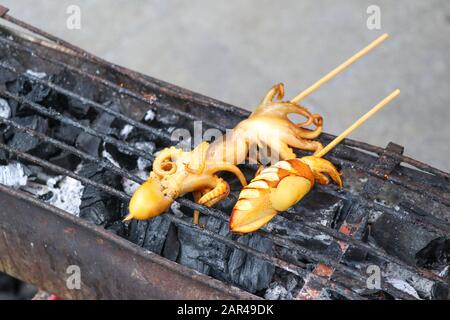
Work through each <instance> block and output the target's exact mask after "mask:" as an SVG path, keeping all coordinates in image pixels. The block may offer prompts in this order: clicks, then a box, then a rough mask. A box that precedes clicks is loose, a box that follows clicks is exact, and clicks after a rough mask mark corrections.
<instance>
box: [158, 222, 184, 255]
mask: <svg viewBox="0 0 450 320" xmlns="http://www.w3.org/2000/svg"><path fill="white" fill-rule="evenodd" d="M179 253H180V241H178V233H177V228H176V227H175V225H174V224H170V226H169V232H168V233H167V237H166V241H165V242H164V249H163V251H162V256H163V257H164V258H167V259H169V260H171V261H176V260H177V258H178V254H179Z"/></svg>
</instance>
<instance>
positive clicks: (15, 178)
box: [0, 162, 28, 188]
mask: <svg viewBox="0 0 450 320" xmlns="http://www.w3.org/2000/svg"><path fill="white" fill-rule="evenodd" d="M27 181H28V177H27V175H26V174H25V169H24V166H23V165H22V164H21V163H19V162H17V163H10V164H8V165H6V166H0V184H3V185H5V186H9V187H14V188H19V187H20V186H24V185H26V184H27Z"/></svg>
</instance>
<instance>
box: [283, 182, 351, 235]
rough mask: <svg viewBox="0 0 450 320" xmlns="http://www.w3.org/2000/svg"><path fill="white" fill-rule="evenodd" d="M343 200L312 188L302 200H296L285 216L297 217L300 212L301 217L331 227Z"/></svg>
mask: <svg viewBox="0 0 450 320" xmlns="http://www.w3.org/2000/svg"><path fill="white" fill-rule="evenodd" d="M344 205H345V201H344V200H343V199H341V198H339V197H336V196H334V195H331V194H328V193H324V192H321V191H317V190H312V191H311V192H310V193H309V194H307V195H306V196H305V197H304V198H303V199H302V201H300V202H298V203H297V204H296V205H295V206H294V207H292V208H291V209H290V210H289V211H290V212H295V213H294V214H290V213H288V214H287V216H292V218H293V219H299V216H298V213H299V212H301V218H302V219H305V220H308V221H311V222H314V223H320V224H321V225H323V226H327V227H332V226H334V224H335V223H336V221H337V220H338V219H339V217H340V215H341V214H342V209H343V208H344Z"/></svg>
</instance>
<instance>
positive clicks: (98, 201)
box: [79, 163, 122, 225]
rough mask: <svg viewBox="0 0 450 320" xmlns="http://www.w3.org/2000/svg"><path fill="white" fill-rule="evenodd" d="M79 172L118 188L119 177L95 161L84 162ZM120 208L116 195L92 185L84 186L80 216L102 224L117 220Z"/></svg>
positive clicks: (93, 179)
mask: <svg viewBox="0 0 450 320" xmlns="http://www.w3.org/2000/svg"><path fill="white" fill-rule="evenodd" d="M79 174H80V175H81V176H83V177H86V178H88V179H91V180H92V181H95V182H98V183H102V184H105V185H107V186H110V187H112V188H115V189H118V188H119V186H120V177H118V176H116V175H114V174H112V173H111V172H110V171H108V170H102V169H100V168H99V167H98V166H97V164H95V163H86V164H84V165H83V166H82V168H81V169H80V171H79ZM121 210H122V209H121V203H120V201H119V200H118V199H117V198H116V197H113V196H111V195H110V194H108V193H106V192H102V191H100V190H99V189H98V188H95V187H93V186H90V185H86V186H85V188H84V190H83V195H82V197H81V205H80V214H79V215H80V217H82V218H85V219H87V220H89V221H92V222H93V223H95V224H98V225H103V224H105V223H112V222H114V221H116V220H119V219H120V215H121Z"/></svg>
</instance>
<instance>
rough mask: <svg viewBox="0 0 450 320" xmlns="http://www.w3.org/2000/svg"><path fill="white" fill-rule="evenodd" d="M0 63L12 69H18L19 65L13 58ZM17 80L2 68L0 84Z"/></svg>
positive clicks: (10, 72)
mask: <svg viewBox="0 0 450 320" xmlns="http://www.w3.org/2000/svg"><path fill="white" fill-rule="evenodd" d="M2 63H4V64H5V65H8V66H10V67H12V68H14V69H20V68H21V66H20V63H19V62H18V61H17V60H15V59H14V58H8V60H3V61H2ZM16 79H17V75H16V74H15V73H14V72H12V71H10V70H8V69H6V68H2V71H1V72H0V84H5V83H8V82H12V81H14V80H16Z"/></svg>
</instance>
